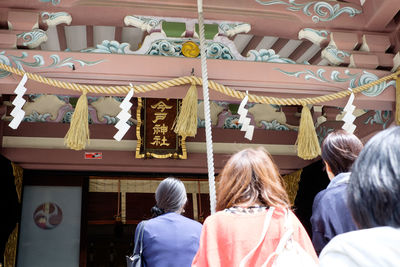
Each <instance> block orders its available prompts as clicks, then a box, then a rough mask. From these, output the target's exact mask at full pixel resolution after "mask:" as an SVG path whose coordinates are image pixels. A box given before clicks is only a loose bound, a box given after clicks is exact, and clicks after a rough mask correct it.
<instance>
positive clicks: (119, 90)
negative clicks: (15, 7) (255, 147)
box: [0, 63, 400, 106]
mask: <svg viewBox="0 0 400 267" xmlns="http://www.w3.org/2000/svg"><path fill="white" fill-rule="evenodd" d="M0 69H3V70H5V71H8V72H11V73H14V74H17V75H20V76H23V75H24V74H26V75H27V76H28V78H29V79H32V80H34V81H36V82H40V83H44V84H48V85H51V86H55V87H59V88H63V89H69V90H74V91H79V92H83V91H84V90H87V92H90V93H96V94H126V93H128V92H129V90H130V89H131V87H130V86H128V85H122V86H101V85H86V84H79V83H70V82H62V81H59V80H55V79H51V78H46V77H43V76H41V75H38V74H34V73H29V72H25V71H22V70H20V69H17V68H15V67H12V66H8V65H6V64H3V63H0ZM399 75H400V70H398V71H396V72H395V73H392V74H390V75H388V76H385V77H382V78H380V79H379V80H376V81H373V82H370V83H368V84H364V85H362V86H358V87H356V88H353V89H352V91H353V93H355V94H356V93H360V92H362V91H364V90H367V89H368V88H370V87H372V86H375V85H378V84H380V83H382V82H384V81H387V80H393V79H396V78H397V76H399ZM192 81H194V82H195V83H196V85H202V84H203V80H202V79H201V78H199V77H195V76H184V77H179V78H175V79H172V80H168V81H161V82H156V83H150V84H146V85H144V84H142V85H135V86H133V88H134V90H135V93H136V94H137V93H145V92H148V91H157V90H163V89H166V88H169V87H172V86H178V85H184V84H188V83H191V82H192ZM209 88H211V89H213V90H215V91H217V92H220V93H222V94H225V95H228V96H231V97H235V98H238V99H243V98H244V97H245V96H246V93H244V92H241V91H237V90H234V89H231V88H229V87H227V86H224V85H222V84H219V83H216V82H214V81H209ZM350 94H351V91H350V90H342V91H340V92H337V93H332V94H328V95H323V96H317V97H311V98H278V97H268V96H258V95H254V94H249V95H248V97H249V101H250V102H254V103H261V104H274V105H303V106H304V105H307V104H317V103H321V102H328V101H332V100H335V99H340V98H344V97H346V96H348V95H350Z"/></svg>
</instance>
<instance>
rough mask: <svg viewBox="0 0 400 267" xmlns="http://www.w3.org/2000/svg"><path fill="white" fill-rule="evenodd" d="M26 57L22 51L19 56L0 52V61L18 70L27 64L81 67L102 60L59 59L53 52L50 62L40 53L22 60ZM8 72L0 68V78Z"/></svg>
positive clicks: (28, 65)
mask: <svg viewBox="0 0 400 267" xmlns="http://www.w3.org/2000/svg"><path fill="white" fill-rule="evenodd" d="M26 58H28V52H22V53H21V56H15V55H7V54H6V51H1V52H0V62H1V63H3V64H6V65H9V66H13V67H16V68H18V69H20V70H24V67H23V66H27V67H29V68H61V67H69V68H71V69H72V68H73V65H74V64H79V65H80V66H81V67H83V66H93V65H96V64H98V63H100V62H103V61H104V60H103V59H101V60H96V61H86V60H81V59H75V58H73V57H67V58H64V59H61V58H60V56H59V55H57V54H53V55H51V56H50V59H51V61H52V62H51V63H46V61H45V59H44V57H43V56H42V55H33V56H32V58H33V61H28V60H24V59H26ZM9 75H10V73H9V72H7V71H5V70H0V78H4V77H7V76H9Z"/></svg>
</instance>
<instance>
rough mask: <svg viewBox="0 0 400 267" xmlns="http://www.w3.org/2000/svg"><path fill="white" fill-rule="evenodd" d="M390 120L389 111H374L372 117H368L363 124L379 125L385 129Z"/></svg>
mask: <svg viewBox="0 0 400 267" xmlns="http://www.w3.org/2000/svg"><path fill="white" fill-rule="evenodd" d="M391 118H392V111H390V110H376V111H375V114H374V115H371V116H369V117H368V118H367V119H366V120H365V121H364V124H366V125H367V124H371V125H373V124H380V125H382V128H383V129H386V126H387V123H388V122H389V121H390V119H391Z"/></svg>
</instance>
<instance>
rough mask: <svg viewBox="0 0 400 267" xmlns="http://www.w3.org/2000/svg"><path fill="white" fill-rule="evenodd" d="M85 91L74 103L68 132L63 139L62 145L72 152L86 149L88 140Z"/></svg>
mask: <svg viewBox="0 0 400 267" xmlns="http://www.w3.org/2000/svg"><path fill="white" fill-rule="evenodd" d="M86 93H87V91H86V90H85V91H83V93H82V95H81V96H80V97H79V99H78V102H77V103H76V107H75V111H74V114H73V115H72V118H71V124H70V126H69V130H68V132H67V134H66V135H65V137H64V144H66V145H67V146H68V147H69V148H71V149H74V150H82V149H84V148H85V147H86V143H88V144H89V143H90V140H89V120H88V101H87V97H86Z"/></svg>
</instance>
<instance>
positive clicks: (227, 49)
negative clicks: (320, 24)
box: [81, 32, 296, 64]
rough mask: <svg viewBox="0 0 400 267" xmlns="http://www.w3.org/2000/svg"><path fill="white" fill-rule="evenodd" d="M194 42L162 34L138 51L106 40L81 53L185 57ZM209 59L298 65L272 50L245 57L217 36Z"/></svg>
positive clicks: (208, 43) (154, 35)
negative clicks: (187, 43) (184, 47)
mask: <svg viewBox="0 0 400 267" xmlns="http://www.w3.org/2000/svg"><path fill="white" fill-rule="evenodd" d="M188 41H190V42H194V43H195V44H197V45H199V40H196V39H191V38H187V39H182V38H167V39H166V37H165V36H164V35H163V34H162V33H158V32H155V33H152V34H151V35H149V36H148V37H146V39H145V40H144V42H143V45H142V47H141V48H140V49H139V50H137V51H132V50H130V44H128V43H119V42H117V41H108V40H104V41H103V42H102V43H101V44H98V45H96V47H95V48H88V49H83V50H81V52H87V53H105V54H133V55H158V56H174V57H184V54H183V53H182V46H183V45H184V44H185V43H186V42H188ZM206 46H207V48H206V52H207V58H210V59H230V60H246V61H261V62H269V63H289V64H296V62H295V61H293V60H291V59H288V58H282V57H280V56H279V55H278V54H275V51H274V50H272V49H268V50H266V49H261V50H259V51H257V50H250V51H249V52H248V54H247V57H243V56H242V55H241V54H240V53H239V52H238V51H237V49H236V47H235V45H234V43H233V42H232V41H230V40H229V39H228V38H226V37H224V36H217V37H215V38H214V39H213V40H207V41H206Z"/></svg>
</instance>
